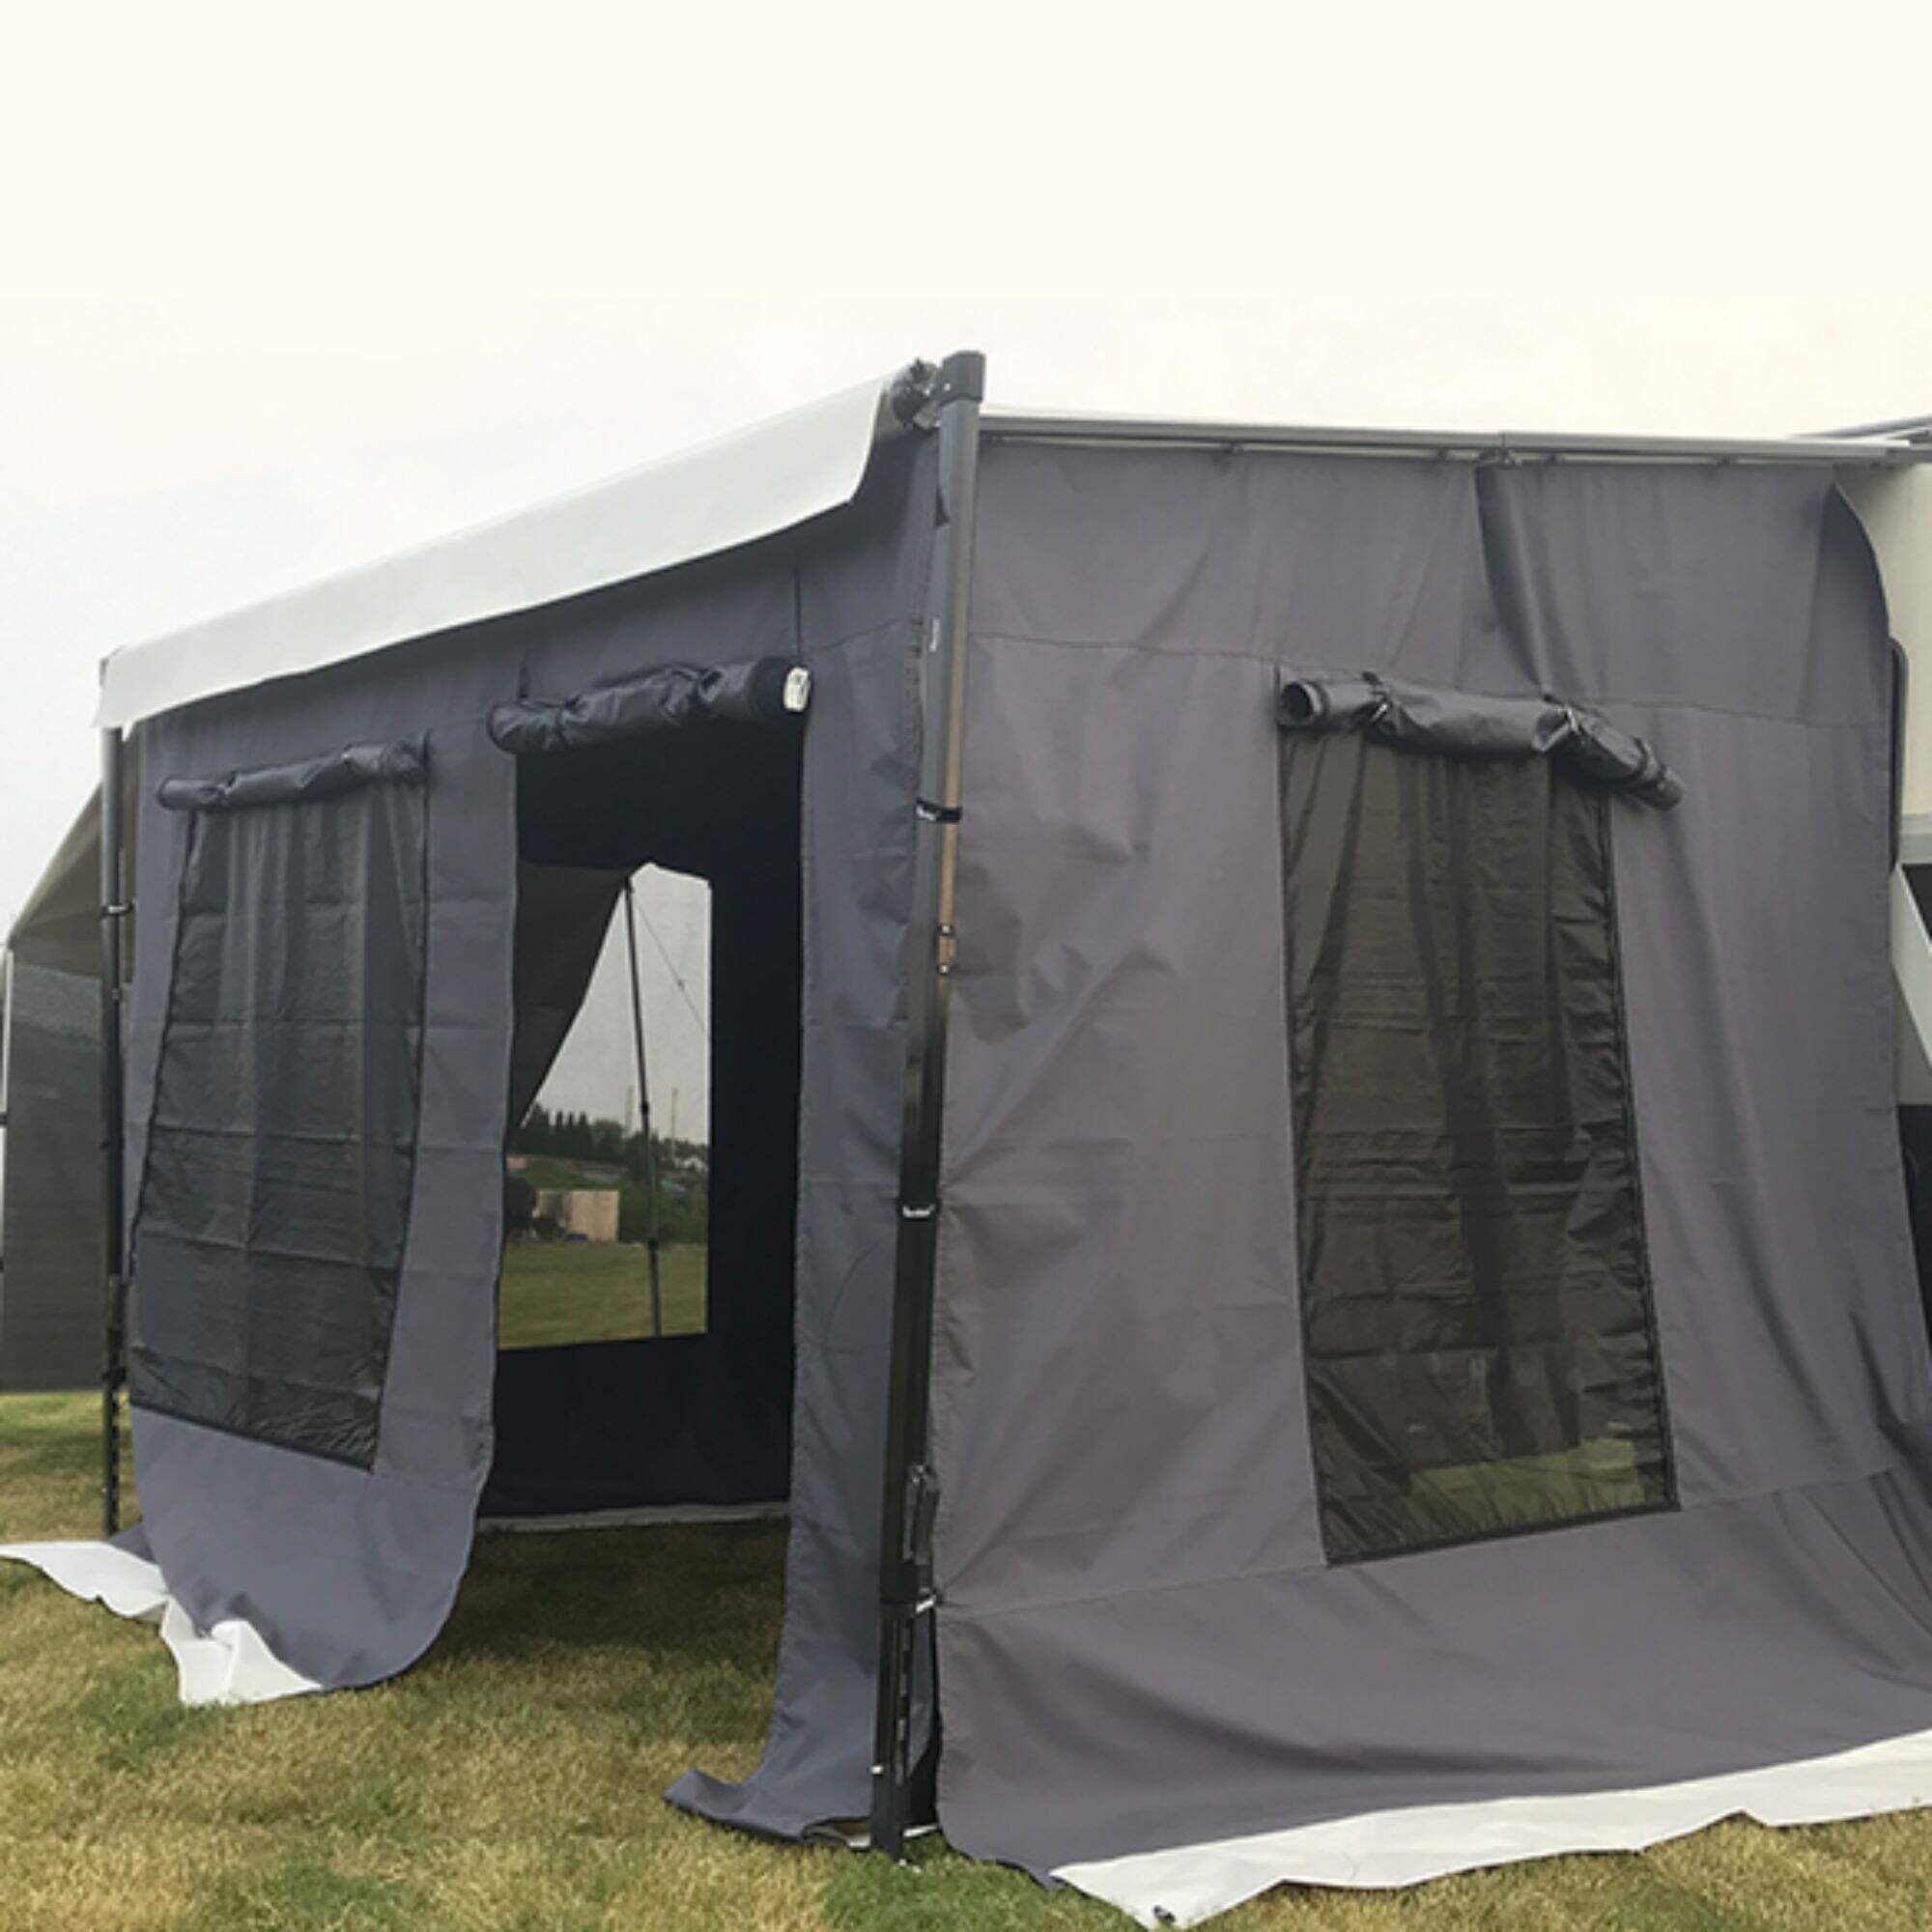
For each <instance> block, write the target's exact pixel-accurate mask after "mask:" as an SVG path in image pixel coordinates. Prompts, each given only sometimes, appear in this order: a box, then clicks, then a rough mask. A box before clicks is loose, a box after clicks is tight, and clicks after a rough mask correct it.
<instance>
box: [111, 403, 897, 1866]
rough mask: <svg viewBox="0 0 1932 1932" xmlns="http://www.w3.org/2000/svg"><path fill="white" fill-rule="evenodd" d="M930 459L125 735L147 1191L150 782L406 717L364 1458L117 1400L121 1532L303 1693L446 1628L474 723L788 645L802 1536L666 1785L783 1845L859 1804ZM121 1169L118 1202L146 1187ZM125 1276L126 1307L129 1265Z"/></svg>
mask: <svg viewBox="0 0 1932 1932" xmlns="http://www.w3.org/2000/svg"><path fill="white" fill-rule="evenodd" d="M933 506H934V479H933V470H932V446H931V443H930V441H929V440H925V439H917V440H905V441H901V442H897V443H895V444H891V445H887V446H885V447H883V448H882V449H881V450H880V451H879V452H878V453H877V455H876V456H875V458H874V462H873V466H872V470H871V473H870V474H869V475H868V477H867V483H866V485H865V488H864V489H863V491H862V492H861V495H860V497H859V499H858V501H857V502H856V503H855V504H854V505H853V506H852V507H851V508H850V509H848V510H846V511H842V512H839V513H838V514H836V515H834V516H831V517H828V518H825V519H821V520H819V521H817V522H816V523H814V524H812V525H810V526H805V527H803V528H802V529H800V530H799V531H796V532H793V533H791V534H789V535H788V536H785V537H782V538H777V539H773V540H771V541H769V542H767V543H764V544H760V545H757V546H754V547H752V548H750V549H748V550H746V551H743V552H739V553H735V554H732V555H730V556H726V557H723V558H718V559H714V560H711V561H708V562H705V563H700V564H696V565H693V566H690V567H687V568H686V569H683V570H680V571H677V572H675V573H672V574H670V575H669V576H668V577H665V578H662V579H657V580H652V581H649V582H644V583H642V584H638V585H630V586H620V587H619V588H618V589H616V590H612V591H608V592H602V593H599V594H597V595H595V596H592V597H586V598H584V599H582V600H579V601H577V602H576V603H573V604H571V605H569V606H566V607H561V608H559V609H557V610H554V611H543V612H538V613H534V614H532V615H530V616H526V617H520V618H517V619H514V620H505V621H503V622H500V623H497V624H493V625H489V626H484V627H480V628H479V629H477V630H474V631H471V632H469V633H464V634H459V635H455V636H452V637H449V638H446V639H432V640H429V641H427V642H422V643H417V644H413V645H411V646H408V647H405V648H403V649H399V650H394V651H389V652H384V653H383V654H381V655H379V656H376V657H371V658H367V659H363V660H359V661H357V662H355V663H353V664H350V665H345V666H342V667H338V668H331V669H329V670H327V671H323V672H318V673H315V674H312V675H310V676H306V677H303V678H300V679H298V680H291V681H289V682H287V683H283V684H277V685H270V686H267V687H264V688H262V689H260V690H257V691H253V692H249V693H245V694H241V695H238V696H226V697H220V698H215V699H213V700H211V701H209V702H208V703H206V704H202V705H198V706H195V707H193V708H191V709H190V710H187V711H185V712H181V713H176V714H171V715H169V716H167V717H164V718H159V719H156V720H155V721H153V723H152V725H149V726H148V727H147V731H146V736H147V745H146V757H145V774H146V778H147V781H148V783H147V784H146V785H145V786H144V799H143V806H142V811H143V821H142V835H143V836H142V845H141V865H140V877H139V896H140V901H141V905H142V911H143V919H142V923H141V928H140V933H141V937H140V947H141V952H140V959H139V964H138V971H137V975H136V980H135V985H136V1004H135V1021H134V1029H133V1046H132V1060H131V1065H130V1072H129V1089H130V1092H129V1132H128V1157H129V1164H130V1176H131V1177H133V1178H134V1179H135V1180H137V1179H138V1175H139V1172H140V1165H141V1160H142V1157H143V1153H144V1151H145V1145H146V1122H147V1119H148V1115H149V1111H150V1109H151V1107H152V1103H153V1089H154V1079H155V1066H156V1052H157V1045H158V1039H159V1031H160V1026H161V1021H162V1016H163V1014H164V1012H165V1008H166V993H167V980H168V966H169V961H170V959H171V957H172V954H173V947H174V928H175V916H174V907H175V903H176V898H177V889H178V884H179V876H180V868H181V863H182V852H183V846H184V839H185V828H186V825H187V822H188V815H187V814H185V813H176V812H163V811H160V810H158V809H156V806H155V805H154V802H153V785H154V783H156V782H157V781H159V780H160V779H162V778H165V777H167V776H170V775H198V774H205V773H218V772H222V771H226V770H229V769H232V768H234V767H236V766H249V765H255V764H265V763H270V762H273V761H277V760H282V759H291V758H296V757H300V756H305V755H310V754H313V753H322V752H327V751H329V750H331V749H334V748H337V747H339V746H341V745H343V744H346V743H349V742H351V741H353V740H367V739H377V738H394V737H397V736H401V735H404V734H407V733H411V732H414V731H419V730H426V731H427V732H428V736H429V756H430V789H429V819H430V858H429V863H430V878H431V894H432V907H431V929H430V942H429V983H428V1009H427V1013H428V1018H427V1041H428V1043H427V1049H426V1055H425V1069H424V1080H423V1094H424V1098H423V1114H422V1122H421V1142H420V1151H419V1155H418V1163H417V1171H416V1179H415V1197H414V1208H413V1211H412V1218H411V1228H410V1238H409V1243H408V1248H407V1252H406V1256H405V1261H404V1268H403V1276H402V1282H401V1286H400V1290H399V1294H398V1309H397V1317H396V1323H395V1331H394V1337H393V1342H392V1346H391V1352H390V1359H389V1371H388V1379H387V1383H386V1388H385V1394H384V1405H383V1415H382V1424H381V1440H380V1445H379V1450H378V1455H377V1461H376V1465H375V1467H374V1468H373V1469H372V1470H370V1471H368V1472H363V1471H359V1470H355V1469H352V1468H347V1467H344V1466H341V1465H339V1464H332V1463H324V1462H321V1461H319V1460H317V1459H315V1458H313V1457H308V1456H302V1455H299V1454H296V1453H293V1452H291V1451H288V1450H284V1449H278V1448H273V1447H270V1446H267V1445H264V1444H262V1443H259V1442H254V1441H249V1440H243V1439H241V1438H239V1437H236V1436H231V1435H220V1434H217V1433H215V1432H213V1431H211V1430H208V1429H203V1428H198V1427H195V1426H192V1425H188V1424H184V1423H180V1422H175V1421H171V1420H169V1419H167V1418H165V1417H161V1416H157V1415H154V1414H151V1413H146V1412H138V1411H137V1413H136V1416H135V1421H134V1438H135V1453H136V1460H137V1467H138V1474H139V1480H140V1487H141V1499H142V1504H143V1508H144V1511H145V1517H144V1520H143V1522H142V1523H141V1524H140V1525H139V1526H138V1527H137V1528H136V1529H135V1530H134V1531H132V1532H131V1533H130V1536H131V1540H133V1541H135V1542H136V1543H141V1544H145V1545H146V1547H147V1548H150V1549H151V1550H152V1552H153V1553H154V1555H155V1557H156V1561H157V1562H158V1563H159V1565H160V1567H161V1570H162V1572H163V1574H164V1576H165V1577H167V1580H168V1583H169V1585H170V1587H171V1589H172V1590H173V1591H174V1592H175V1594H176V1595H177V1596H178V1597H179V1598H180V1599H181V1600H182V1602H183V1603H184V1604H185V1606H186V1608H187V1609H188V1611H189V1613H190V1614H191V1615H193V1616H194V1617H195V1619H196V1620H197V1621H198V1622H200V1623H202V1624H204V1625H206V1624H211V1623H213V1622H215V1621H217V1620H219V1619H221V1618H223V1617H227V1616H233V1615H243V1616H246V1617H247V1618H248V1619H249V1621H251V1622H252V1623H254V1624H255V1626H256V1627H257V1628H258V1629H259V1630H260V1631H261V1632H262V1634H263V1635H264V1636H266V1637H267V1639H268V1640H269V1643H270V1647H271V1648H272V1649H273V1650H274V1651H275V1653H276V1655H277V1656H279V1657H280V1658H281V1659H282V1660H283V1661H284V1662H287V1663H289V1664H291V1665H292V1666H293V1667H294V1668H296V1669H298V1670H300V1671H302V1672H304V1673H306V1674H307V1675H309V1676H311V1677H314V1678H316V1679H318V1680H319V1681H321V1682H322V1683H324V1684H326V1685H348V1684H361V1683H368V1682H372V1681H374V1680H376V1679H378V1678H381V1677H384V1676H386V1675H389V1674H392V1673H393V1672H395V1671H397V1670H400V1669H402V1668H404V1667H405V1666H406V1665H407V1664H408V1663H409V1662H412V1660H413V1659H414V1658H415V1657H416V1656H418V1655H419V1654H420V1653H421V1652H422V1650H423V1649H424V1648H425V1647H426V1646H427V1645H428V1644H429V1642H430V1641H431V1640H432V1639H433V1638H434V1637H435V1635H436V1633H437V1631H438V1630H439V1629H440V1626H441V1624H442V1621H443V1618H444V1616H445V1614H446V1612H447V1608H448V1605H449V1603H450V1601H451V1599H452V1598H453V1596H454V1593H455V1591H456V1588H457V1585H458V1582H459V1580H460V1578H461V1576H462V1573H463V1568H464V1564H465V1561H466V1559H467V1555H468V1550H469V1538H470V1531H471V1524H472V1519H473V1512H474V1507H475V1501H476V1497H477V1494H478V1492H479V1491H480V1489H481V1486H482V1483H483V1480H484V1477H485V1475H486V1474H487V1471H488V1468H489V1462H490V1452H491V1426H490V1394H491V1382H492V1377H493V1373H494V1368H495V1350H494V1340H495V1332H494V1331H495V1303H496V1281H497V1258H498V1253H499V1246H500V1214H501V1195H502V1168H501V1148H502V1137H503V1128H504V1116H505V1105H506V1095H507V1092H508V1087H509V1079H510V1065H509V1049H510V1035H511V1019H512V1014H511V966H512V951H513V938H514V922H515V910H516V897H515V893H516V871H517V838H516V816H515V790H514V785H515V775H516V766H515V761H514V760H513V759H512V758H511V757H510V756H508V755H507V754H505V753H502V752H499V751H498V750H497V748H496V747H495V746H494V745H492V744H491V743H490V742H489V739H488V737H487V735H486V731H485V721H486V719H487V715H488V712H489V710H490V707H491V706H492V705H493V704H495V703H497V702H499V701H501V700H503V699H505V698H508V697H511V696H516V695H518V694H519V693H520V692H527V693H530V694H534V695H537V696H569V695H571V694H572V693H574V692H576V691H578V690H581V689H582V688H583V687H585V686H587V685H589V684H591V683H594V682H597V681H600V680H603V679H608V678H613V677H616V676H619V675H623V674H627V673H634V672H636V671H638V670H641V669H645V668H649V667H651V666H654V665H658V664H667V663H692V664H699V665H708V664H722V663H730V662H734V661H737V660H741V659H745V658H751V657H758V656H765V655H782V656H793V655H802V656H803V657H804V658H805V659H806V660H807V661H808V662H809V663H810V666H811V668H812V671H813V674H814V683H813V692H812V702H811V709H810V718H809V722H808V725H807V735H806V758H805V763H806V771H805V780H804V784H805V821H806V823H805V835H804V836H805V840H806V850H805V864H806V872H807V880H808V890H807V902H808V910H807V914H806V921H807V923H806V931H805V947H806V967H805V995H804V998H805V1009H804V1083H805V1100H804V1107H803V1114H802V1124H801V1188H800V1206H799V1217H798V1230H797V1253H798V1310H797V1347H798V1375H797V1383H798V1399H797V1407H796V1428H795V1444H794V1455H793V1505H794V1506H793V1520H792V1544H791V1553H790V1563H789V1574H788V1599H787V1613H786V1624H785V1633H784V1639H783V1644H782V1648H781V1658H780V1665H779V1682H778V1691H777V1703H776V1708H775V1711H774V1718H773V1741H772V1745H771V1747H770V1750H769V1751H768V1753H767V1757H766V1760H765V1763H764V1765H763V1766H762V1767H761V1769H760V1770H759V1771H758V1773H757V1774H756V1775H755V1776H753V1778H752V1779H751V1780H750V1781H748V1783H746V1784H745V1785H743V1786H739V1787H735V1788H733V1787H725V1786H722V1785H719V1784H717V1783H715V1782H714V1781H712V1780H710V1779H708V1778H702V1777H696V1776H695V1777H693V1778H691V1779H688V1780H686V1782H685V1783H684V1784H683V1785H682V1786H680V1789H679V1796H680V1799H681V1802H684V1803H687V1804H691V1805H692V1806H693V1807H694V1808H698V1809H704V1810H710V1811H714V1812H717V1813H719V1814H721V1815H727V1816H731V1817H733V1818H736V1819H738V1820H739V1821H740V1822H744V1823H748V1824H753V1825H755V1826H757V1827H759V1828H760V1829H765V1830H772V1831H797V1830H800V1829H802V1828H803V1827H804V1826H806V1825H807V1824H810V1823H811V1822H814V1821H816V1820H818V1819H821V1818H825V1817H829V1816H833V1815H838V1814H844V1813H849V1812H852V1811H856V1810H860V1809H863V1807H864V1804H865V1794H866V1787H867V1771H866V1766H867V1752H868V1747H869V1733H870V1721H871V1667H872V1654H873V1644H874V1634H873V1629H872V1616H873V1609H872V1606H873V1604H874V1602H875V1598H876V1577H875V1572H876V1565H875V1559H874V1553H873V1552H874V1547H875V1538H876V1523H877V1516H878V1497H879V1491H878V1482H879V1476H878V1470H879V1454H880V1452H879V1443H880V1440H881V1436H882V1431H883V1410H884V1401H885V1363H886V1356H887V1350H888V1347H889V1342H890V1315H889V1311H890V1305H891V1286H892V1254H893V1239H894V1234H895V1211H894V1185H895V1174H896V1159H897V1118H898V1107H899V1093H900V1079H901V1072H902V1065H903V1052H904V1042H903V1037H902V1010H903V998H902V983H901V982H902V977H903V934H904V923H905V918H906V903H907V895H908V893H909V890H910V878H911V850H912V826H913V815H912V810H911V798H912V789H913V781H914V774H915V771H916V768H917V760H918V710H917V704H916V701H915V692H916V686H915V683H914V678H915V675H916V670H917V661H918V639H919V634H920V624H921V621H922V619H923V614H924V612H925V610H926V608H927V601H928V597H929V594H930V591H929V584H928V582H927V579H928V571H929V553H930V548H931V532H932V523H933ZM137 1191H138V1189H137V1186H136V1185H134V1184H130V1187H129V1197H130V1199H132V1198H133V1197H134V1196H135V1194H136V1193H137ZM134 1267H135V1291H134V1292H135V1293H136V1295H138V1294H139V1293H140V1264H139V1254H138V1249H137V1251H136V1254H135V1260H134Z"/></svg>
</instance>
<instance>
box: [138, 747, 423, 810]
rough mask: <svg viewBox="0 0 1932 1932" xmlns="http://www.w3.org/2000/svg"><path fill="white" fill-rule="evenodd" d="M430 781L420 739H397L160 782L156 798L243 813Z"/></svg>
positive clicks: (169, 805) (172, 806)
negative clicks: (374, 786) (287, 761)
mask: <svg viewBox="0 0 1932 1932" xmlns="http://www.w3.org/2000/svg"><path fill="white" fill-rule="evenodd" d="M428 778H429V751H428V747H427V745H426V744H425V743H424V741H423V740H422V739H421V738H399V739H396V740H395V741H393V742H392V743H390V744H386V745H345V746H344V747H343V748H342V750H341V751H339V752H330V753H327V754H326V755H325V756H322V757H319V758H304V759H302V760H300V761H299V762H298V763H296V764H289V765H258V766H256V767H254V768H253V769H252V770H249V771H240V772H225V773H222V774H220V775H219V776H216V777H213V778H170V779H163V780H162V781H161V782H160V784H159V785H158V786H157V787H156V794H155V795H156V798H157V799H158V800H159V801H160V803H161V805H162V807H163V808H164V809H165V810H169V811H242V810H248V809H250V808H252V807H255V806H263V805H301V804H308V803H312V802H314V801H316V800H318V799H325V798H340V797H342V796H343V794H344V793H346V792H352V791H356V790H358V789H360V787H362V786H363V785H367V784H422V783H424V782H425V781H427V780H428Z"/></svg>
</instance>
